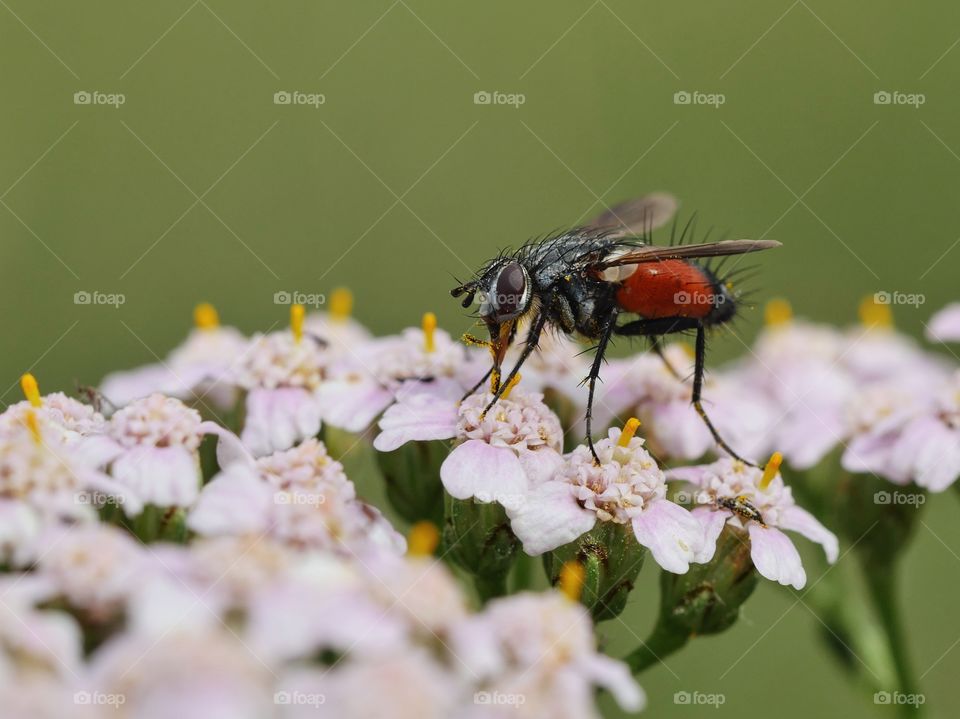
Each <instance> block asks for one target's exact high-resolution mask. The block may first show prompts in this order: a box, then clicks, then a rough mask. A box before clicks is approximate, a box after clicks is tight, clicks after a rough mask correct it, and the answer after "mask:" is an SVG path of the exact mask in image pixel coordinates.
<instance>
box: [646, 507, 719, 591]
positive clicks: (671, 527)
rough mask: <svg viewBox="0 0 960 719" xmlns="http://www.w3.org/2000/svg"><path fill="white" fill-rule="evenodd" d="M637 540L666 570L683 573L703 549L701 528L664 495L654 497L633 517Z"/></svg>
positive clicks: (691, 517)
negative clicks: (664, 497)
mask: <svg viewBox="0 0 960 719" xmlns="http://www.w3.org/2000/svg"><path fill="white" fill-rule="evenodd" d="M633 532H634V534H635V535H636V537H637V541H638V542H640V544H642V545H643V546H644V547H646V548H647V549H649V550H650V553H651V554H652V555H653V558H654V560H656V562H657V564H659V565H660V566H661V567H663V568H664V569H666V570H667V571H668V572H674V573H675V574H684V573H685V572H686V571H687V570H688V569H690V562H693V561H695V560H696V556H697V555H698V554H699V553H700V552H701V551H702V549H703V528H702V526H701V524H700V522H698V521H697V519H696V518H695V517H694V516H693V515H692V514H690V512H688V511H687V510H685V509H684V508H683V507H681V506H680V505H678V504H674V503H673V502H671V501H669V500H667V499H656V500H654V501H652V502H650V504H648V505H647V506H646V507H644V509H643V511H642V512H641V513H640V514H639V515H637V516H636V517H634V518H633Z"/></svg>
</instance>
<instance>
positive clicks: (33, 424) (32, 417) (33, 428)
mask: <svg viewBox="0 0 960 719" xmlns="http://www.w3.org/2000/svg"><path fill="white" fill-rule="evenodd" d="M23 423H24V424H25V425H27V429H29V430H30V434H31V435H32V436H33V441H34V442H36V443H37V444H40V443H42V442H43V437H42V436H41V435H40V422H39V421H38V420H37V413H36V412H34V411H33V410H32V409H28V410H27V414H26V415H25V416H24V418H23Z"/></svg>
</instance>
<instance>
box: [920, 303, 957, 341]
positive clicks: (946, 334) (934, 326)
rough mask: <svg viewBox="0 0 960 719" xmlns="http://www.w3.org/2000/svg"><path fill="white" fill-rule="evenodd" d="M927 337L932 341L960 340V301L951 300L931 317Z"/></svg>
mask: <svg viewBox="0 0 960 719" xmlns="http://www.w3.org/2000/svg"><path fill="white" fill-rule="evenodd" d="M927 339H928V340H930V341H931V342H957V341H960V302H951V303H950V304H949V305H947V306H946V307H944V308H943V309H942V310H940V311H939V312H937V313H936V314H935V315H934V316H933V317H932V318H930V324H929V326H928V327H927Z"/></svg>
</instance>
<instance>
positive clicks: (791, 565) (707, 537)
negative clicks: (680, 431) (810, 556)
mask: <svg viewBox="0 0 960 719" xmlns="http://www.w3.org/2000/svg"><path fill="white" fill-rule="evenodd" d="M776 466H778V465H774V466H773V467H772V468H771V467H768V468H767V470H766V471H765V470H762V469H758V468H756V467H750V466H747V465H745V464H744V463H743V462H738V461H737V460H734V459H730V458H723V459H719V460H717V461H716V462H714V463H712V464H706V465H699V466H695V467H679V468H677V469H673V470H670V471H669V472H668V473H667V476H668V477H669V478H670V479H679V480H683V481H686V482H690V483H692V484H693V485H694V486H695V487H696V488H697V491H695V496H694V499H695V502H696V503H697V504H698V505H699V506H697V507H696V508H695V509H694V510H693V511H692V514H693V516H695V517H696V518H697V519H698V520H699V521H700V523H701V526H702V528H703V532H704V541H705V542H706V545H707V546H708V547H709V550H710V551H709V553H710V554H712V553H713V550H714V548H715V547H716V541H717V538H718V537H719V536H720V532H721V531H722V530H723V525H724V524H725V523H729V524H731V525H733V526H736V527H740V528H742V529H745V530H746V531H747V533H748V534H749V536H750V556H751V558H752V559H753V564H754V566H755V567H756V568H757V571H758V572H759V573H760V574H761V575H762V576H764V577H766V578H767V579H770V580H772V581H775V582H779V583H780V584H783V585H792V586H793V587H794V588H796V589H802V588H803V586H804V585H805V584H806V581H807V575H806V573H805V572H804V569H803V565H802V563H801V561H800V554H799V553H798V552H797V549H796V547H795V546H794V545H793V542H792V541H791V540H790V538H789V537H787V535H786V534H784V533H783V531H781V530H787V531H792V532H797V533H798V534H801V535H803V536H804V537H806V538H807V539H809V540H811V541H813V542H816V543H818V544H820V545H821V546H822V547H823V550H824V552H825V553H826V556H827V561H828V562H830V563H831V564H832V563H833V562H835V561H836V560H837V554H838V546H839V545H838V542H837V538H836V536H835V535H834V534H833V533H832V532H830V531H829V530H828V529H827V528H826V527H824V526H823V525H822V524H820V522H819V521H817V519H816V518H815V517H814V516H813V515H812V514H810V513H809V512H807V511H806V510H805V509H803V508H801V507H799V506H798V505H797V504H796V503H795V502H794V499H793V494H792V492H791V491H790V488H789V487H787V486H786V485H785V484H784V482H783V478H782V477H781V476H780V474H779V472H776V473H775V474H772V476H771V477H769V478H768V479H769V481H767V482H765V481H764V479H765V474H767V473H772V472H774V471H776V470H775V467H776ZM724 500H728V501H736V500H740V501H741V502H743V501H745V502H747V503H748V504H749V506H750V507H752V508H753V509H755V510H756V511H757V512H758V513H759V518H756V517H755V518H747V517H745V516H744V515H742V514H739V513H737V512H734V511H731V509H729V508H728V507H727V506H725V505H724V504H723V501H724ZM744 506H746V505H744Z"/></svg>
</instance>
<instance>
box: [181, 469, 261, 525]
mask: <svg viewBox="0 0 960 719" xmlns="http://www.w3.org/2000/svg"><path fill="white" fill-rule="evenodd" d="M272 503H273V490H272V489H271V488H270V486H269V485H268V484H267V483H266V482H263V481H262V480H261V479H260V478H259V477H258V476H257V474H256V473H255V472H254V470H253V469H252V468H251V467H248V466H246V465H243V464H235V465H232V466H231V467H229V468H228V469H227V470H225V471H223V472H221V473H220V474H218V475H217V476H216V477H214V478H213V480H212V481H211V482H210V483H209V484H207V485H206V486H205V487H204V488H203V491H202V492H200V497H199V499H197V503H196V506H195V507H194V508H193V510H192V511H191V512H190V515H189V516H188V517H187V525H188V526H189V527H190V529H192V530H193V531H195V532H198V533H200V534H206V535H239V534H248V533H249V534H259V533H261V532H264V531H266V530H267V527H268V524H269V517H270V508H271V507H272Z"/></svg>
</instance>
